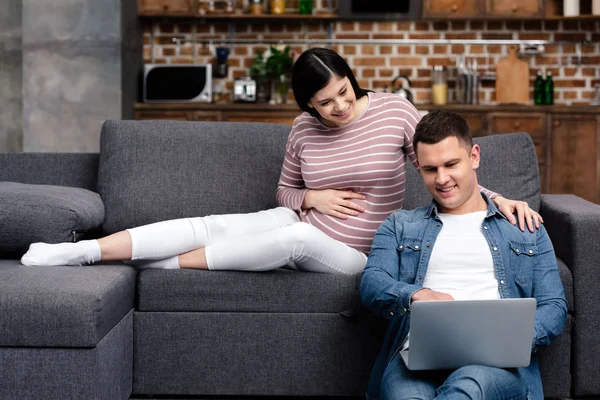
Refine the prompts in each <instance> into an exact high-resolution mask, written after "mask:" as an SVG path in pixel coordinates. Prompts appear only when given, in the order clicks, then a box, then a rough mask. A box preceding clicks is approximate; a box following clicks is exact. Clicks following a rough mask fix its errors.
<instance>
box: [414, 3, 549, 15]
mask: <svg viewBox="0 0 600 400" xmlns="http://www.w3.org/2000/svg"><path fill="white" fill-rule="evenodd" d="M543 16H544V7H543V4H542V0H425V1H424V3H423V18H432V19H469V18H479V19H500V18H502V19H507V18H509V19H510V18H515V19H521V18H543Z"/></svg>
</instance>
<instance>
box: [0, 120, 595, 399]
mask: <svg viewBox="0 0 600 400" xmlns="http://www.w3.org/2000/svg"><path fill="white" fill-rule="evenodd" d="M289 129H290V128H289V127H288V126H284V125H275V124H262V123H208V122H206V123H204V122H174V121H144V122H141V121H107V122H106V123H105V124H104V126H103V129H102V136H101V146H100V153H99V154H33V153H29V154H28V153H3V154H0V258H1V259H0V399H7V400H12V399H111V400H114V399H128V398H138V399H140V398H169V397H178V398H182V397H183V398H201V397H203V396H218V395H222V396H227V397H228V396H238V395H239V396H250V395H255V396H267V395H269V396H349V397H350V396H357V397H360V396H362V395H363V393H364V390H365V388H366V383H367V380H368V375H369V372H370V369H371V366H372V365H373V362H374V360H375V356H376V355H377V353H378V351H379V346H380V343H381V339H382V334H383V321H381V320H379V319H378V318H376V317H374V316H373V315H371V314H370V313H368V312H365V311H364V309H362V307H361V305H360V302H359V298H358V292H357V290H358V283H359V280H360V275H355V276H337V275H322V274H311V273H302V272H295V271H289V270H276V271H272V272H266V273H243V272H206V271H187V270H181V271H172V270H169V271H165V270H143V271H137V270H135V269H134V268H132V267H129V266H127V265H124V264H121V263H101V264H99V265H94V266H86V267H37V268H36V267H24V266H21V265H20V263H19V261H18V258H19V256H20V255H21V254H22V252H23V251H24V248H26V245H27V244H28V243H31V242H33V241H39V240H41V239H44V240H46V241H55V242H60V241H68V240H77V239H79V238H81V237H86V236H87V237H92V236H94V235H96V236H97V235H106V234H110V233H113V232H116V231H119V230H122V229H124V228H128V227H132V226H136V225H141V224H146V223H150V222H155V221H160V220H165V219H170V218H180V217H190V216H201V215H209V214H218V213H233V212H250V211H257V210H260V209H266V208H270V207H273V206H275V204H274V197H275V196H274V194H275V186H276V183H277V180H278V177H279V170H280V167H281V163H282V160H283V153H284V146H285V142H286V139H287V135H288V133H289ZM477 141H478V142H479V143H480V144H481V146H482V152H483V161H482V165H481V168H480V172H479V177H480V181H481V183H482V184H483V185H484V186H486V187H488V188H491V189H494V190H495V191H497V192H499V193H502V194H504V195H505V196H507V197H510V198H521V199H524V200H527V201H528V202H529V203H530V205H531V206H532V207H533V208H535V209H539V210H541V214H542V216H543V217H544V219H545V222H546V227H547V229H548V231H549V233H550V236H551V238H552V241H553V243H554V245H555V248H556V253H557V257H558V258H559V266H560V272H561V277H562V280H563V283H564V286H565V290H566V293H567V299H568V302H569V319H568V323H567V326H566V328H565V330H564V332H563V334H562V336H561V337H560V338H559V339H557V340H556V341H555V342H554V343H553V344H552V346H551V347H550V348H548V349H547V350H545V351H543V352H542V353H541V354H540V358H541V360H540V362H541V365H542V376H543V381H544V386H545V393H546V395H547V396H548V397H553V398H579V397H586V396H591V397H594V396H596V397H597V396H600V381H599V380H597V379H596V376H597V370H598V368H599V364H600V337H599V335H597V334H596V332H595V330H594V327H596V326H598V325H599V324H600V302H598V301H597V290H596V289H597V287H599V283H600V270H599V268H600V241H598V240H597V236H598V232H600V206H598V205H595V204H592V203H589V202H587V201H584V200H582V199H580V198H578V197H575V196H572V195H540V193H539V179H538V173H537V163H536V158H535V149H534V147H533V143H532V142H531V139H530V138H529V136H528V135H526V134H508V135H497V136H490V137H485V138H480V139H478V140H477ZM407 179H408V184H407V186H408V189H407V198H406V204H405V207H407V208H412V207H416V206H419V205H422V204H425V203H427V202H428V201H429V197H428V195H427V193H426V192H425V191H424V189H423V188H422V185H421V183H420V181H419V179H420V178H419V177H418V176H417V174H416V172H415V171H414V169H413V168H412V167H409V168H408V173H407ZM7 210H8V211H7Z"/></svg>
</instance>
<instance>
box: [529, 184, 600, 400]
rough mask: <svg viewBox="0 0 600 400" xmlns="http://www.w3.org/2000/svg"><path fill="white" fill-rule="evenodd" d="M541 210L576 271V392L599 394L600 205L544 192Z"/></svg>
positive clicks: (557, 247) (561, 251)
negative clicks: (599, 296)
mask: <svg viewBox="0 0 600 400" xmlns="http://www.w3.org/2000/svg"><path fill="white" fill-rule="evenodd" d="M540 211H541V212H540V213H541V215H542V217H543V218H544V225H545V227H546V230H547V231H548V234H549V236H550V239H551V240H552V243H553V245H554V249H555V252H556V256H557V257H558V258H560V259H562V260H563V261H564V262H565V263H566V264H567V266H568V267H569V269H570V270H571V273H572V274H573V298H574V310H575V312H574V318H575V328H574V332H573V349H572V354H573V370H572V372H573V395H575V396H576V397H579V396H586V395H598V394H600V380H598V379H596V378H597V377H596V372H595V371H597V370H598V360H600V337H598V335H597V333H596V329H597V327H598V326H600V302H599V301H598V292H599V291H600V240H599V235H600V205H598V204H594V203H591V202H589V201H586V200H584V199H582V198H580V197H577V196H574V195H542V203H541V209H540Z"/></svg>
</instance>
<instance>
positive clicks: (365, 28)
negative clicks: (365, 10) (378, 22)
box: [358, 22, 374, 32]
mask: <svg viewBox="0 0 600 400" xmlns="http://www.w3.org/2000/svg"><path fill="white" fill-rule="evenodd" d="M373 30H374V29H373V23H372V22H359V23H358V31H359V32H373Z"/></svg>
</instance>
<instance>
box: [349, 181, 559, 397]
mask: <svg viewBox="0 0 600 400" xmlns="http://www.w3.org/2000/svg"><path fill="white" fill-rule="evenodd" d="M482 196H483V198H484V199H485V201H486V202H487V205H488V210H487V214H486V217H485V219H484V221H483V224H482V232H483V235H484V236H485V239H486V241H487V242H488V245H489V247H490V252H491V253H492V259H493V263H494V270H495V273H496V279H497V280H498V291H499V293H500V297H501V298H522V297H533V298H535V299H536V300H537V309H536V314H535V326H534V332H533V340H532V357H531V363H530V365H529V366H528V367H526V368H519V369H518V373H519V374H520V375H521V376H522V377H523V379H524V380H525V382H527V384H528V386H529V391H530V398H531V399H536V400H537V399H540V400H543V391H542V382H541V378H540V372H539V367H538V362H537V357H536V354H535V352H536V351H537V350H538V349H539V348H541V347H544V346H547V345H549V344H550V342H551V341H552V340H553V339H554V338H556V337H557V336H558V335H559V334H560V332H561V331H562V329H563V327H564V325H565V321H566V318H567V301H566V299H565V294H564V289H563V286H562V282H561V280H560V276H559V273H558V265H557V263H556V257H555V255H554V249H553V247H552V243H551V242H550V238H549V237H548V234H547V233H546V230H545V228H544V227H543V226H540V229H536V230H535V232H533V233H532V232H529V230H527V229H525V232H522V231H521V230H520V229H519V228H517V227H516V226H514V225H512V224H511V223H510V222H508V220H507V219H506V217H505V216H504V215H503V214H502V213H501V212H500V211H498V209H497V208H496V206H495V205H494V204H493V203H492V202H491V201H490V200H489V199H488V198H487V196H486V195H485V194H483V193H482ZM442 225H443V224H442V221H441V220H440V218H439V217H438V210H437V206H436V203H435V202H432V204H431V205H429V206H428V207H422V208H418V209H416V210H412V211H406V210H400V211H397V212H395V213H393V214H392V215H390V216H389V217H388V218H387V219H386V220H385V221H384V222H383V223H382V224H381V226H380V227H379V229H378V230H377V233H376V234H375V238H374V240H373V245H372V247H371V253H370V254H369V259H368V261H367V265H366V267H365V270H364V273H363V276H362V280H361V284H360V296H361V300H362V302H363V304H364V305H365V306H366V307H368V308H369V309H371V310H372V311H373V312H374V313H375V314H377V315H380V316H382V317H384V318H386V319H388V321H387V322H388V326H387V332H386V335H385V339H384V342H383V346H382V349H381V352H380V353H379V356H378V358H377V361H376V362H375V366H374V368H373V371H372V372H371V378H370V381H369V387H368V389H367V398H370V399H378V398H379V386H380V384H381V378H382V376H383V372H384V370H385V368H386V366H387V364H388V363H389V361H390V360H391V359H392V357H393V356H394V355H395V354H396V353H397V351H398V350H399V348H400V346H401V345H402V343H403V342H404V340H405V339H406V336H407V334H408V331H409V323H410V298H411V296H412V295H413V293H415V292H416V291H417V290H419V289H421V288H422V287H423V280H424V278H425V274H426V272H427V266H428V264H429V258H430V257H431V251H432V250H433V245H434V244H435V240H436V238H437V235H438V234H439V232H440V230H441V228H442Z"/></svg>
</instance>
